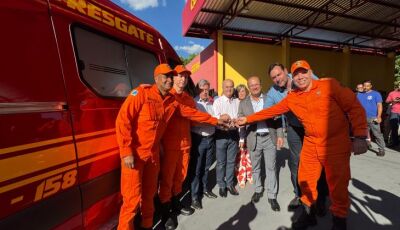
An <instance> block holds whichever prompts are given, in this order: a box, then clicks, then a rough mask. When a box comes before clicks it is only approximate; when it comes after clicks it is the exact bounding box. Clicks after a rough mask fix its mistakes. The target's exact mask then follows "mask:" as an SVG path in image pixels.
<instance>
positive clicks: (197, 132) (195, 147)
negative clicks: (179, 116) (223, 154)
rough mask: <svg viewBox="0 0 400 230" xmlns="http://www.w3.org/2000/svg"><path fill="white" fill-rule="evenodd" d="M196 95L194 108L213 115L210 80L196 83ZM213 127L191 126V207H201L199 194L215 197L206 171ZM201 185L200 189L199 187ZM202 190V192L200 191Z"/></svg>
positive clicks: (211, 146)
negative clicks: (209, 185)
mask: <svg viewBox="0 0 400 230" xmlns="http://www.w3.org/2000/svg"><path fill="white" fill-rule="evenodd" d="M196 90H197V96H196V97H195V98H194V101H195V102H196V108H197V109H198V110H199V111H202V112H206V113H208V114H210V115H211V116H213V115H214V112H213V104H212V102H211V101H210V96H209V90H210V82H208V81H207V80H205V79H201V80H200V81H199V82H198V83H197V85H196ZM214 133H215V127H214V126H211V125H206V124H200V123H195V124H193V126H192V150H191V156H190V167H189V169H190V177H191V178H192V180H191V181H192V182H191V194H192V208H195V209H202V208H203V206H202V204H201V202H200V198H201V196H203V195H204V196H206V197H208V198H211V199H215V198H217V195H215V194H214V193H213V192H212V191H211V190H210V189H209V187H208V171H209V169H210V167H211V165H212V161H213V153H214V147H215V139H214ZM201 187H202V190H200V188H201ZM200 191H202V192H200Z"/></svg>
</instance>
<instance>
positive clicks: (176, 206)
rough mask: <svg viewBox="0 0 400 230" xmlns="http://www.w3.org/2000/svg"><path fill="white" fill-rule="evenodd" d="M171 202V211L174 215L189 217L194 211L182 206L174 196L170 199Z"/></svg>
mask: <svg viewBox="0 0 400 230" xmlns="http://www.w3.org/2000/svg"><path fill="white" fill-rule="evenodd" d="M171 200H172V210H173V211H174V212H175V213H178V214H181V215H184V216H190V215H192V214H193V213H194V209H193V208H191V207H185V206H183V205H182V204H181V201H180V200H179V198H178V197H176V196H174V197H172V199H171Z"/></svg>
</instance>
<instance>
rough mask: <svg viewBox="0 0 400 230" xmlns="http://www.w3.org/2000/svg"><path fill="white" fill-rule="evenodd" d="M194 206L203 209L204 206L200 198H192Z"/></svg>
mask: <svg viewBox="0 0 400 230" xmlns="http://www.w3.org/2000/svg"><path fill="white" fill-rule="evenodd" d="M192 208H194V209H202V208H203V206H202V205H201V203H200V201H199V200H197V199H194V200H192Z"/></svg>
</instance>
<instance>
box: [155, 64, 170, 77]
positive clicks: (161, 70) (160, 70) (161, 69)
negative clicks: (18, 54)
mask: <svg viewBox="0 0 400 230" xmlns="http://www.w3.org/2000/svg"><path fill="white" fill-rule="evenodd" d="M169 73H175V70H173V69H171V66H169V65H168V64H159V65H158V66H157V67H156V68H155V69H154V77H155V76H157V75H159V74H164V75H165V74H169Z"/></svg>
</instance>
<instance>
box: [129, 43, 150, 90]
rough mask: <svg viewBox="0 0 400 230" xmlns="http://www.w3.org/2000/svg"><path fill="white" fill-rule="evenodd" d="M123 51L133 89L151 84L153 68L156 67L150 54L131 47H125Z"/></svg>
mask: <svg viewBox="0 0 400 230" xmlns="http://www.w3.org/2000/svg"><path fill="white" fill-rule="evenodd" d="M125 49H126V57H127V61H128V72H129V76H130V78H131V82H132V85H133V87H137V86H138V85H140V84H153V83H154V78H153V73H154V68H155V67H156V66H157V65H158V60H157V59H156V57H155V56H154V55H153V54H152V53H149V52H146V51H144V50H141V49H138V48H135V47H133V46H125Z"/></svg>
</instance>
